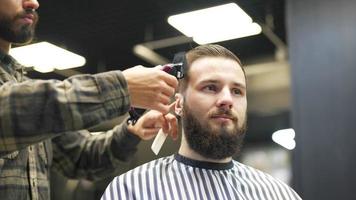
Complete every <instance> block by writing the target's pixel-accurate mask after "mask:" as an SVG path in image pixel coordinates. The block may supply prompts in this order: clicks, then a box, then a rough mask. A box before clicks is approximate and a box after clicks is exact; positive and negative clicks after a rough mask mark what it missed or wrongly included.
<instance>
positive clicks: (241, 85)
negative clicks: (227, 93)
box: [233, 82, 246, 89]
mask: <svg viewBox="0 0 356 200" xmlns="http://www.w3.org/2000/svg"><path fill="white" fill-rule="evenodd" d="M233 85H234V86H235V87H239V88H242V89H246V85H245V84H242V83H237V82H236V83H234V84H233Z"/></svg>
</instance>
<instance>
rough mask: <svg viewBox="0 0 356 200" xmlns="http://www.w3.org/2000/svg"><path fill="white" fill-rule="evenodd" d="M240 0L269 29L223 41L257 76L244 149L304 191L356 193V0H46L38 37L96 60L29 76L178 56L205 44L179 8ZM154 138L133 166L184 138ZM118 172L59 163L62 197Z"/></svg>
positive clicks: (57, 187)
mask: <svg viewBox="0 0 356 200" xmlns="http://www.w3.org/2000/svg"><path fill="white" fill-rule="evenodd" d="M231 2H233V3H236V4H238V5H239V6H240V7H241V8H242V9H243V10H244V11H245V12H246V13H247V14H248V15H249V16H250V17H251V18H252V20H253V22H256V23H258V24H259V25H260V26H261V33H260V34H257V35H253V36H249V37H243V38H238V39H232V40H227V41H221V42H217V43H218V44H220V45H223V46H225V47H227V48H228V49H230V50H231V51H233V52H234V53H235V54H236V55H238V57H239V58H240V59H241V60H242V63H243V64H244V66H245V70H246V74H247V79H248V131H247V137H246V140H245V144H244V148H243V151H242V152H241V154H240V155H239V156H236V157H235V159H237V160H239V161H241V162H243V163H246V164H248V165H251V166H254V167H256V168H258V169H261V170H262V171H265V172H268V173H270V174H272V175H273V176H275V177H277V178H279V179H281V180H283V181H284V182H286V183H288V184H290V185H291V186H292V187H293V188H295V189H296V190H297V192H298V193H300V195H301V196H302V197H304V199H335V198H336V199H356V195H355V194H353V193H352V192H351V191H352V188H353V187H354V186H353V185H355V184H354V183H355V180H356V179H354V178H355V172H351V171H354V170H352V169H354V168H352V167H356V165H355V159H352V157H351V156H352V155H354V153H356V152H355V149H354V148H353V146H354V143H355V142H353V140H352V139H356V136H354V135H355V134H353V133H354V132H355V131H354V130H355V123H353V122H352V120H355V119H356V117H355V112H354V111H356V108H355V107H354V106H352V105H353V104H354V102H356V95H355V92H356V88H355V87H356V82H355V78H354V76H355V75H356V70H355V63H356V62H355V58H354V56H353V54H354V52H355V51H354V50H356V49H355V46H356V45H355V40H354V37H355V36H356V30H355V27H356V24H355V23H356V18H355V14H354V11H353V10H352V8H355V7H356V3H355V2H353V1H351V0H349V1H347V0H340V1H338V2H339V3H334V2H328V1H327V2H324V1H321V0H313V1H307V0H300V1H286V0H235V1H224V0H209V1H206V0H179V1H178V0H146V1H127V0H120V1H117V0H115V1H114V0H106V1H94V0H76V1H72V0H60V1H53V0H46V1H40V8H39V10H38V12H39V14H40V21H39V24H38V28H37V34H36V35H37V37H36V38H35V41H34V43H35V42H41V41H47V42H50V43H52V44H55V45H57V46H60V47H62V48H64V49H67V50H69V51H71V52H74V53H76V54H79V55H81V56H83V57H85V59H86V63H85V65H84V66H81V67H77V68H72V69H67V70H54V71H52V72H48V73H40V72H37V71H35V70H31V69H29V70H28V76H29V77H31V78H41V79H60V80H63V79H65V78H66V77H68V76H71V75H74V74H80V73H98V72H104V71H108V70H124V69H126V68H128V67H132V66H135V65H144V66H147V67H152V66H155V65H157V64H163V63H164V62H170V61H171V59H172V58H173V56H174V54H175V53H177V52H179V51H186V50H189V49H191V48H193V47H195V46H197V45H198V44H197V43H195V42H194V41H193V40H192V39H191V38H189V37H186V36H184V35H183V34H182V33H181V32H180V31H178V30H177V29H175V28H174V27H172V26H171V25H170V24H169V23H168V22H167V18H168V17H169V16H171V15H175V14H180V13H184V12H189V11H193V10H197V9H203V8H208V7H212V6H217V5H222V4H226V3H231ZM287 33H288V34H287ZM336 41H337V42H336ZM135 47H136V48H135ZM137 47H144V51H139V49H138V48H137ZM141 49H142V48H141ZM351 52H352V53H351ZM120 120H121V119H115V120H113V121H111V122H108V123H105V124H101V125H99V126H97V127H94V128H93V130H92V131H96V132H97V131H102V130H107V129H109V128H111V127H113V126H114V125H116V124H118V123H120ZM288 128H294V130H295V132H296V136H295V137H296V145H295V148H294V146H293V145H292V147H290V148H289V149H287V148H285V147H283V146H281V145H280V144H277V143H276V142H274V141H273V140H272V135H273V133H274V132H276V131H278V130H282V129H288ZM293 139H294V138H293V137H291V138H289V140H290V141H293V142H294V140H293ZM151 143H152V141H148V142H142V143H141V144H140V146H139V152H138V154H137V155H136V157H134V158H133V161H132V162H131V163H130V167H129V168H133V167H135V166H137V165H140V164H142V163H145V162H147V161H150V160H153V159H156V158H158V157H162V156H166V155H170V154H172V153H174V152H176V151H177V150H178V149H177V147H178V146H179V143H178V142H173V141H171V140H168V141H167V142H166V143H165V144H164V146H163V148H162V150H161V152H160V154H159V155H158V156H155V155H154V154H153V153H152V152H151V151H149V150H148V149H149V148H150V145H151ZM129 168H120V169H118V170H117V172H116V173H115V174H113V176H112V177H114V176H116V175H119V174H121V173H123V172H125V171H127V170H128V169H129ZM112 177H109V178H108V179H107V180H103V181H98V182H90V181H87V180H69V179H66V178H65V177H62V176H61V175H60V174H58V173H56V172H53V175H52V178H53V179H52V191H53V192H52V194H54V196H53V199H68V200H69V199H87V200H90V199H99V198H100V196H101V194H102V192H103V190H104V189H105V187H106V186H107V184H108V183H109V182H110V181H111V180H112ZM322 182H326V183H325V184H322ZM327 183H334V184H327ZM335 185H338V186H335ZM324 186H325V189H322V188H323V187H324ZM328 189H330V190H328ZM63 190H65V191H66V192H63ZM331 191H333V192H331ZM334 197H335V198H334Z"/></svg>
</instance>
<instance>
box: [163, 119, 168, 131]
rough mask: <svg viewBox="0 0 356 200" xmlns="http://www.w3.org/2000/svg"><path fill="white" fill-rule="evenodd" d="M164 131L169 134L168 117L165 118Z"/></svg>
mask: <svg viewBox="0 0 356 200" xmlns="http://www.w3.org/2000/svg"><path fill="white" fill-rule="evenodd" d="M162 131H163V133H166V134H167V133H169V123H168V120H167V119H166V117H164V122H163V123H162Z"/></svg>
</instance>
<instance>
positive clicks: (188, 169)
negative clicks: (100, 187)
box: [101, 154, 301, 200]
mask: <svg viewBox="0 0 356 200" xmlns="http://www.w3.org/2000/svg"><path fill="white" fill-rule="evenodd" d="M117 199H160V200H166V199H167V200H171V199H187V200H195V199H196V200H198V199H199V200H206V199H217V200H222V199H241V200H299V199H301V198H300V197H299V196H298V194H297V193H296V192H295V191H294V190H293V189H291V188H290V187H289V186H287V185H286V184H284V183H283V182H281V181H279V180H277V179H275V178H273V177H272V176H270V175H268V174H266V173H263V172H261V171H259V170H257V169H254V168H252V167H249V166H246V165H244V164H242V163H239V162H237V161H234V160H233V161H231V162H229V163H211V162H201V161H197V160H192V159H189V158H186V157H183V156H181V155H179V154H175V155H172V156H168V157H164V158H160V159H157V160H154V161H151V162H149V163H146V164H144V165H141V166H139V167H137V168H135V169H133V170H131V171H128V172H127V173H125V174H122V175H120V176H118V177H116V178H114V180H113V181H112V182H111V183H110V184H109V185H108V187H107V188H106V190H105V193H104V194H103V196H102V198H101V200H117Z"/></svg>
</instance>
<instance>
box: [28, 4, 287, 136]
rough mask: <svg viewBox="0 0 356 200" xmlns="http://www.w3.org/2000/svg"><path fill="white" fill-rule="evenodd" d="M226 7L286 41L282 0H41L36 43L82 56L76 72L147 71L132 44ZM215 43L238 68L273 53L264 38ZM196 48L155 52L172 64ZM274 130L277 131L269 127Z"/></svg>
mask: <svg viewBox="0 0 356 200" xmlns="http://www.w3.org/2000/svg"><path fill="white" fill-rule="evenodd" d="M230 2H235V3H237V4H238V5H239V6H240V7H241V8H242V9H244V10H245V12H247V14H249V15H250V16H251V17H252V18H253V20H254V21H255V22H257V23H260V24H267V25H269V27H270V28H271V29H272V30H273V32H274V33H275V34H276V35H277V36H278V37H279V38H280V39H281V40H282V41H283V42H285V41H286V34H285V23H284V12H285V9H284V3H285V2H284V0H238V1H224V0H145V1H127V0H105V1H98V0H59V1H58V0H57V1H54V0H44V1H40V2H39V3H40V8H39V10H38V12H39V15H40V21H39V24H38V27H37V34H36V35H37V36H36V38H35V42H37V41H44V40H46V41H49V42H51V43H53V44H56V45H58V46H62V47H65V48H67V49H68V50H70V51H73V52H75V53H77V54H80V55H82V56H84V57H85V58H86V59H87V64H86V65H85V66H83V67H79V68H76V69H75V70H76V71H77V72H80V73H97V72H100V71H106V70H114V69H119V70H123V69H125V68H127V67H132V66H135V65H139V64H141V65H145V66H148V67H149V66H151V65H150V64H149V63H147V62H145V61H143V60H141V59H140V58H138V57H137V56H135V55H134V54H133V51H132V48H133V46H134V45H136V44H140V43H144V42H148V41H154V40H159V39H165V38H171V37H174V36H180V35H182V34H181V33H180V32H179V31H177V30H176V29H174V28H173V27H171V26H170V25H169V24H168V22H167V18H168V16H170V15H173V14H179V13H182V12H187V11H192V10H195V9H202V8H207V7H211V6H216V5H221V4H224V3H230ZM219 44H221V45H223V46H225V47H227V48H229V49H230V50H232V51H233V52H235V53H236V54H237V55H238V56H239V57H240V59H241V60H242V62H243V63H253V61H254V60H255V59H256V58H259V57H265V56H271V55H272V56H273V55H274V53H275V50H276V48H275V45H274V44H273V43H272V42H271V41H270V40H269V39H268V38H267V37H266V36H265V34H259V35H256V36H250V37H246V38H241V39H236V40H230V41H225V42H221V43H219ZM196 45H197V44H195V43H193V42H190V43H186V44H182V45H176V46H171V47H167V48H163V49H159V50H158V51H157V52H158V53H159V54H161V55H162V56H164V57H166V58H168V59H171V58H172V57H173V55H174V53H176V52H178V51H183V50H188V49H190V48H192V47H194V46H196ZM29 76H30V77H32V78H42V79H48V78H56V79H64V78H65V76H63V75H59V74H58V73H53V72H52V73H47V74H41V73H37V72H35V71H30V72H29ZM288 116H289V115H288V113H287V114H286V112H281V113H280V114H279V115H277V116H272V118H273V119H274V118H276V119H278V118H280V121H277V122H276V120H274V121H273V122H272V123H270V124H272V125H273V124H277V126H282V128H283V126H286V123H287V124H288V122H289V121H288ZM286 117H287V118H286ZM250 118H252V120H251V121H256V120H257V121H261V120H259V119H260V118H253V115H251V116H250ZM286 119H287V120H286ZM281 123H282V124H281ZM266 126H267V125H266ZM261 127H263V126H261ZM277 128H280V127H276V126H270V127H269V129H277ZM260 129H261V128H255V129H253V130H255V132H256V133H255V135H256V134H257V135H258V131H260V132H266V131H265V130H260ZM262 129H263V128H262ZM261 135H262V134H261ZM256 138H261V137H256ZM262 138H263V137H262ZM251 139H252V140H253V137H252V138H251ZM257 140H258V139H257Z"/></svg>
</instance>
